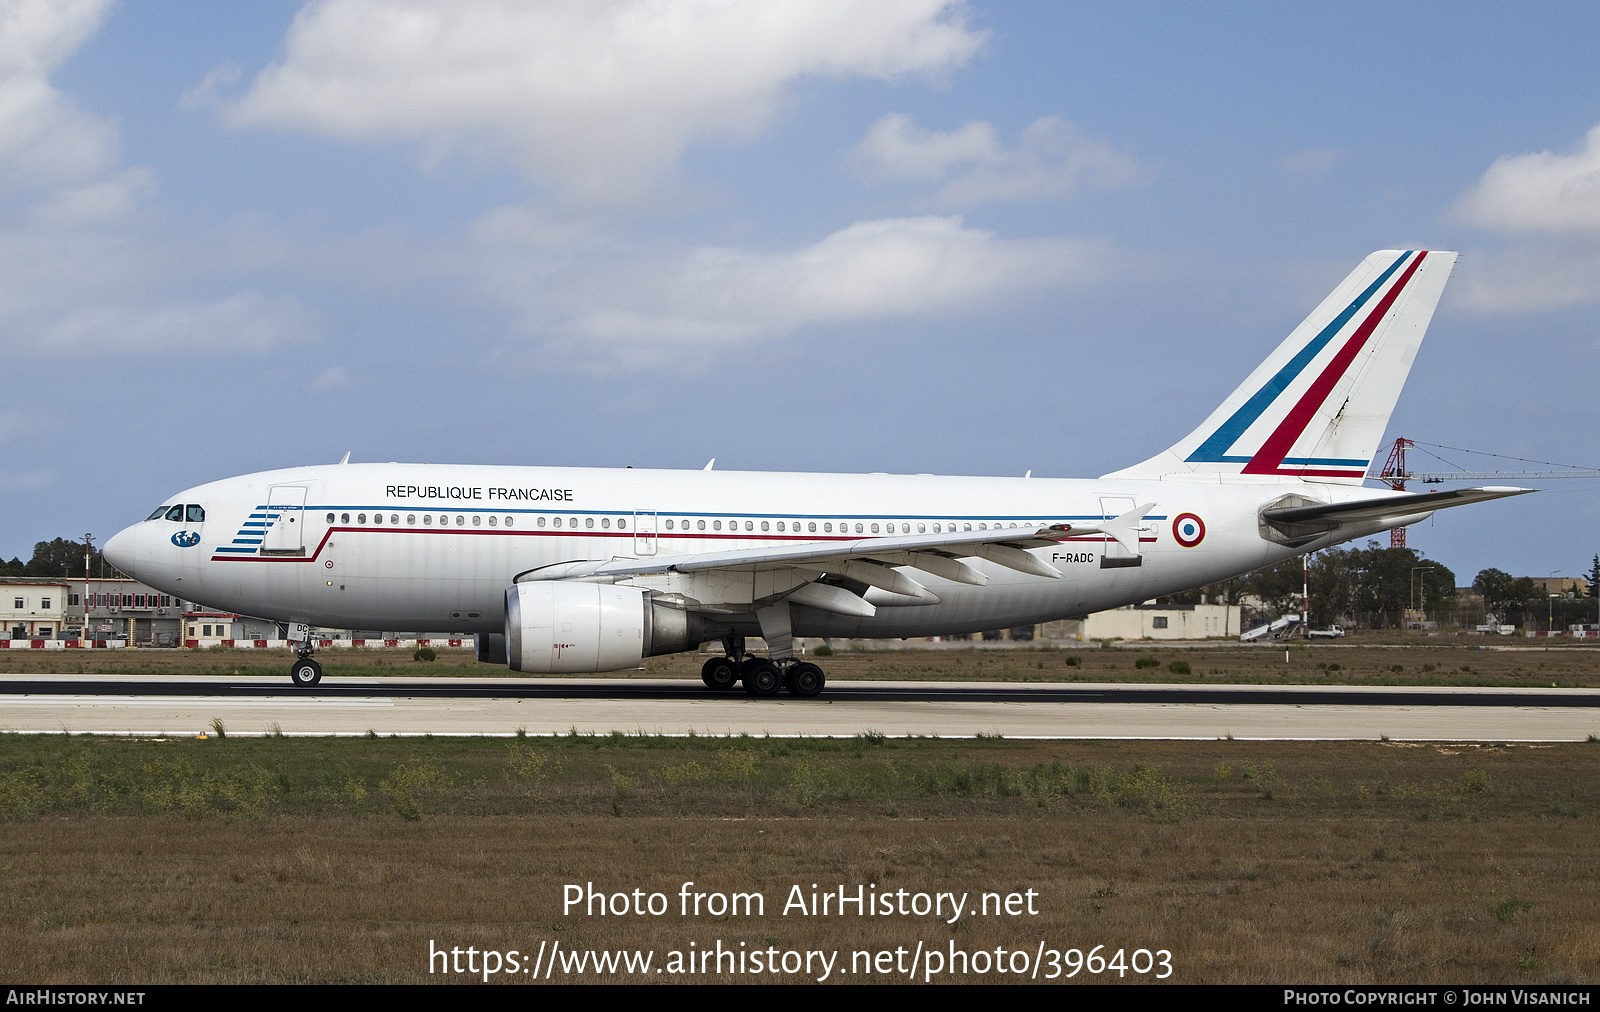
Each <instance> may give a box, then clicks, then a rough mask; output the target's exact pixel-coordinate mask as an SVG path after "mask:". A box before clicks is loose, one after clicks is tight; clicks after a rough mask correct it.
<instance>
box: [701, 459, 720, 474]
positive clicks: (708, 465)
mask: <svg viewBox="0 0 1600 1012" xmlns="http://www.w3.org/2000/svg"><path fill="white" fill-rule="evenodd" d="M716 466H717V458H715V457H712V458H711V459H710V460H708V461H706V466H705V467H702V468H701V469H700V470H702V471H709V470H711V469H712V468H713V467H716Z"/></svg>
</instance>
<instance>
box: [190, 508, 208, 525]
mask: <svg viewBox="0 0 1600 1012" xmlns="http://www.w3.org/2000/svg"><path fill="white" fill-rule="evenodd" d="M185 509H186V510H187V511H188V514H189V522H190V523H191V524H203V523H205V522H206V510H205V507H204V506H187V507H185Z"/></svg>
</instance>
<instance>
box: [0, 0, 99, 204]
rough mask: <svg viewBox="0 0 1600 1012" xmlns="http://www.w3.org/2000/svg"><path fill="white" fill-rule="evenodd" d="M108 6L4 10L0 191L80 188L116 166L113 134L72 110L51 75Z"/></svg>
mask: <svg viewBox="0 0 1600 1012" xmlns="http://www.w3.org/2000/svg"><path fill="white" fill-rule="evenodd" d="M107 6H108V2H107V0H11V2H9V3H7V4H6V5H5V7H4V8H3V9H0V192H3V191H5V190H16V189H20V188H28V187H37V186H60V185H63V184H65V185H73V184H76V183H80V182H83V181H86V180H89V179H92V178H94V177H95V176H98V175H100V174H101V173H104V172H106V171H108V170H110V169H111V168H112V167H113V166H114V165H115V164H116V158H117V132H116V128H115V127H114V126H113V125H111V124H110V123H108V122H106V121H105V120H102V119H100V118H99V117H97V116H92V115H90V114H88V113H86V112H83V111H82V110H80V109H77V108H75V107H74V106H73V105H72V103H71V102H70V101H68V100H67V98H66V97H65V96H63V95H62V94H61V93H60V92H58V91H56V90H55V88H53V87H51V85H50V74H51V72H53V71H54V70H55V69H56V67H58V66H60V64H61V63H62V61H64V60H65V59H66V58H67V57H69V56H71V55H72V54H73V53H74V52H75V51H76V50H77V49H78V47H79V46H81V45H82V44H83V42H84V40H85V39H87V38H88V37H89V36H90V35H92V34H93V33H94V31H95V29H97V28H98V27H99V26H100V21H101V19H102V18H103V17H104V15H105V11H106V7H107Z"/></svg>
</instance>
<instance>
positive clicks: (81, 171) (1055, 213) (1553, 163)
mask: <svg viewBox="0 0 1600 1012" xmlns="http://www.w3.org/2000/svg"><path fill="white" fill-rule="evenodd" d="M1597 45H1600V7H1597V6H1595V5H1593V4H1584V3H1572V4H1560V3H1547V4H1534V5H1518V6H1507V5H1503V4H1499V5H1490V4H1478V5H1474V4H1464V3H1438V4H1424V3H1417V4H1407V5H1394V4H1376V3H1374V4H1341V5H1336V6H1334V5H1281V4H1261V5H1255V6H1251V5H1245V4H1239V5H1225V6H1222V7H1218V6H1214V5H1179V4H1172V5H1107V4H1071V3H1059V2H1051V3H1038V4H1027V3H1007V4H988V3H980V2H970V3H949V2H942V0H878V2H875V3H872V4H859V3H851V2H844V0H796V2H783V0H762V2H759V3H749V4H746V3H736V2H666V0H661V2H635V0H619V2H613V3H581V4H580V3H571V4H566V3H551V4H538V5H534V4H524V3H491V2H485V3H473V4H464V3H459V2H440V3H432V2H412V3H402V2H384V0H314V2H311V3H306V4H301V3H274V2H270V0H261V2H257V3H253V4H207V3H199V2H187V3H179V2H156V0H151V2H143V3H138V4H134V3H109V2H106V0H54V2H36V0H0V362H3V365H0V391H3V393H0V556H3V557H5V558H10V557H11V556H13V555H20V556H21V557H22V558H24V559H26V558H27V557H28V555H29V554H30V553H31V550H32V545H33V543H34V542H36V541H39V540H48V539H51V538H55V537H71V538H80V537H81V536H82V535H83V533H84V532H93V533H94V534H95V536H96V538H97V539H98V540H104V538H106V537H108V536H109V535H110V534H112V533H115V532H116V531H117V530H119V529H121V528H122V527H124V526H126V525H128V524H130V523H132V522H135V521H137V520H139V519H142V518H143V517H144V516H145V515H147V514H148V513H149V511H150V510H151V509H152V508H154V507H155V506H156V505H158V504H160V502H161V501H162V500H163V499H165V498H167V497H169V496H170V495H172V494H173V493H175V492H176V491H178V490H180V489H182V488H185V487H188V486H192V485H196V484H200V483H202V482H205V481H210V480H214V479H218V478H224V477H228V476H232V475H236V474H243V473H248V472H252V471H259V470H265V469H269V468H276V467H287V466H294V465H300V464H307V463H321V462H333V461H337V460H338V459H339V458H340V457H341V456H342V455H343V454H344V453H345V452H346V451H350V452H351V454H352V457H351V459H352V460H356V461H363V460H418V461H432V462H435V463H438V462H447V461H448V462H469V463H508V464H555V465H593V466H623V465H633V466H638V467H669V468H679V467H700V466H702V465H704V464H705V462H706V461H707V460H708V459H709V458H712V457H715V458H716V459H717V467H718V468H726V469H741V470H796V471H856V472H860V471H889V472H935V473H945V474H981V475H989V474H993V475H1020V474H1022V473H1023V472H1024V471H1028V470H1031V471H1032V472H1033V474H1034V475H1036V476H1041V477H1043V476H1058V477H1092V476H1095V475H1099V474H1103V473H1106V472H1108V471H1111V470H1115V469H1117V468H1119V467H1122V466H1126V465H1128V464H1131V463H1134V462H1136V461H1139V460H1143V459H1144V458H1146V457H1148V456H1150V455H1152V454H1154V453H1156V452H1158V451H1159V450H1161V449H1162V448H1164V447H1166V446H1168V445H1170V444H1172V443H1174V442H1176V441H1177V440H1178V439H1179V438H1181V437H1182V436H1183V435H1184V434H1186V433H1187V432H1188V431H1189V430H1190V429H1192V428H1193V427H1194V426H1195V425H1197V424H1198V423H1199V422H1200V421H1201V420H1203V419H1204V417H1205V416H1206V415H1207V414H1208V413H1209V411H1210V410H1211V409H1212V408H1213V407H1214V406H1215V405H1216V404H1218V403H1220V402H1221V401H1222V399H1223V398H1224V397H1226V396H1227V394H1228V393H1229V392H1230V391H1231V390H1232V389H1233V388H1234V387H1235V386H1236V385H1237V384H1238V383H1239V382H1240V381H1242V380H1243V378H1244V377H1245V376H1246V375H1247V374H1248V373H1249V372H1250V370H1251V369H1252V368H1254V367H1255V365H1256V364H1257V363H1259V362H1260V361H1261V360H1262V359H1263V358H1265V357H1266V355H1267V354H1268V353H1269V352H1270V351H1271V350H1272V348H1273V347H1274V346H1276V345H1277V343H1278V342H1279V341H1281V340H1282V339H1283V337H1284V336H1286V335H1287V334H1288V333H1289V331H1290V330H1292V329H1293V327H1294V326H1295V325H1296V324H1297V323H1298V322H1299V321H1300V320H1301V319H1302V318H1303V317H1304V316H1305V315H1306V314H1307V313H1308V312H1309V311H1310V310H1311V309H1312V308H1313V307H1314V306H1315V305H1316V304H1317V303H1318V302H1319V301H1320V300H1321V299H1322V298H1323V297H1324V296H1325V295H1326V294H1327V293H1328V292H1330V291H1331V290H1332V289H1333V287H1334V286H1335V285H1336V284H1337V283H1338V282H1339V281H1340V280H1341V279H1342V278H1343V277H1344V276H1345V274H1347V273H1348V272H1349V271H1350V270H1351V269H1353V268H1354V267H1355V266H1356V265H1357V264H1358V263H1359V262H1360V261H1361V260H1362V258H1363V257H1365V256H1366V255H1367V254H1368V253H1370V252H1372V251H1374V250H1379V249H1409V248H1425V249H1449V250H1459V251H1461V254H1462V256H1461V260H1460V262H1459V264H1458V266H1457V268H1456V271H1455V274H1454V277H1453V279H1452V281H1451V283H1450V285H1449V286H1448V287H1447V289H1446V291H1445V295H1444V299H1443V301H1442V302H1441V304H1440V306H1439V310H1438V313H1437V314H1436V316H1435V317H1434V321H1433V324H1432V327H1431V328H1430V330H1429V334H1428V338H1427V340H1426V341H1425V342H1424V344H1423V347H1422V350H1421V352H1420V354H1419V355H1418V357H1417V360H1416V363H1415V365H1414V367H1413V369H1412V372H1411V377H1410V380H1409V382H1408V384H1407V387H1406V390H1405V392H1404V394H1403V395H1402V396H1401V400H1400V404H1399V407H1398V408H1397V410H1396V412H1395V415H1394V417H1393V419H1392V421H1391V425H1390V432H1389V436H1388V437H1387V438H1388V439H1392V438H1394V437H1395V436H1406V437H1408V438H1412V439H1415V440H1418V441H1419V442H1423V443H1429V444H1437V445H1442V446H1449V447H1458V448H1465V449H1468V450H1473V451H1483V452H1487V453H1495V454H1500V455H1502V456H1503V457H1509V458H1529V459H1534V460H1539V461H1555V462H1560V463H1570V464H1577V465H1581V466H1585V467H1600V446H1597V445H1596V444H1597V441H1600V407H1597V404H1596V398H1595V397H1594V396H1593V393H1594V379H1595V377H1596V375H1597V372H1600V371H1597V366H1600V58H1597V57H1600V53H1597V51H1596V50H1597ZM1436 452H1438V453H1440V454H1441V455H1443V456H1444V457H1446V458H1447V459H1450V460H1452V461H1454V462H1456V463H1459V464H1463V465H1465V466H1467V467H1470V468H1472V469H1475V470H1506V469H1526V468H1537V469H1541V470H1542V469H1543V466H1542V465H1529V464H1524V463H1521V462H1520V461H1517V460H1505V459H1497V458H1490V457H1483V456H1472V455H1469V454H1465V453H1461V452H1457V451H1454V450H1452V451H1448V452H1447V451H1443V450H1439V451H1436ZM1379 462H1380V463H1381V453H1380V461H1379ZM1412 466H1413V468H1414V469H1418V470H1421V469H1424V468H1426V467H1430V466H1432V467H1436V468H1437V469H1444V466H1445V465H1442V464H1437V462H1434V461H1430V460H1429V459H1428V458H1426V457H1421V456H1418V457H1414V458H1413V461H1412ZM1497 483H1499V484H1508V483H1514V482H1506V481H1502V482H1497ZM1524 484H1529V485H1534V486H1537V487H1541V488H1543V489H1544V491H1541V492H1540V493H1539V494H1538V495H1535V496H1523V497H1519V498H1516V499H1513V500H1508V501H1504V502H1499V503H1491V504H1485V505H1479V506H1470V507H1463V508H1461V509H1459V510H1449V511H1446V512H1444V513H1441V514H1439V515H1437V516H1436V517H1434V518H1433V519H1432V520H1431V521H1428V522H1425V523H1423V524H1421V525H1419V526H1418V527H1416V528H1413V529H1412V531H1411V538H1410V541H1411V545H1412V547H1415V548H1418V549H1419V550H1421V551H1423V552H1424V553H1426V554H1427V555H1428V557H1429V558H1431V559H1435V560H1437V561H1440V562H1443V563H1444V564H1445V565H1447V566H1449V567H1450V568H1452V569H1453V570H1454V571H1455V572H1456V573H1457V575H1458V576H1459V577H1461V582H1463V583H1466V582H1470V579H1471V577H1472V576H1473V575H1474V574H1476V573H1477V572H1478V571H1479V570H1481V569H1484V568H1488V567H1495V568H1500V569H1504V570H1506V571H1508V572H1512V573H1515V574H1518V575H1530V576H1545V575H1548V574H1551V573H1560V574H1562V575H1580V574H1582V573H1585V572H1586V571H1587V570H1588V565H1589V559H1590V557H1591V556H1592V555H1594V554H1595V553H1596V552H1600V507H1597V504H1596V492H1597V490H1600V482H1596V481H1592V480H1561V481H1552V482H1524ZM1417 487H1419V488H1420V486H1417Z"/></svg>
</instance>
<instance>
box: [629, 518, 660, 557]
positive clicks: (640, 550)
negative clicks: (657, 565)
mask: <svg viewBox="0 0 1600 1012" xmlns="http://www.w3.org/2000/svg"><path fill="white" fill-rule="evenodd" d="M633 554H635V555H654V554H656V515H655V513H654V512H646V511H644V510H639V511H636V512H635V513H634V514H633Z"/></svg>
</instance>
